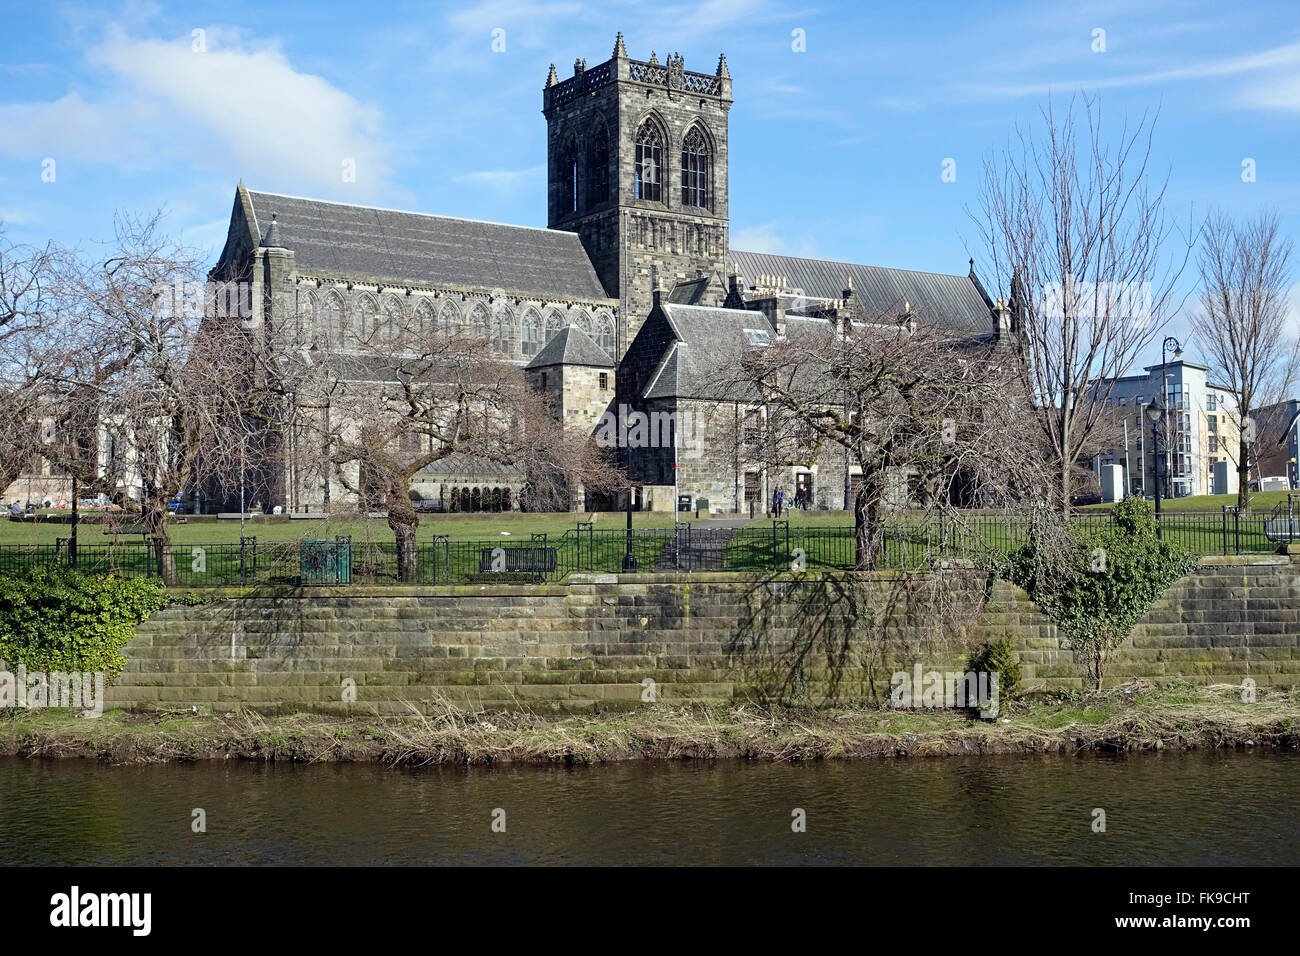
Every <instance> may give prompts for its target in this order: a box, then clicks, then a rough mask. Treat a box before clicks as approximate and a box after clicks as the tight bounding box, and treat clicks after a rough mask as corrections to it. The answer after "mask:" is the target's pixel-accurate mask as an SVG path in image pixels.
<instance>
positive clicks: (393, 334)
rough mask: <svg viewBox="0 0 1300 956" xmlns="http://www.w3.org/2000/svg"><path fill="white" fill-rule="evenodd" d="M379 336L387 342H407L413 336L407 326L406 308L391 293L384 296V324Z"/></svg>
mask: <svg viewBox="0 0 1300 956" xmlns="http://www.w3.org/2000/svg"><path fill="white" fill-rule="evenodd" d="M379 336H380V338H381V339H383V340H384V341H385V342H401V343H407V342H409V341H410V338H411V336H410V335H409V334H408V332H407V328H406V310H405V309H403V308H402V303H401V302H399V301H398V300H397V299H395V298H394V297H393V296H391V295H390V296H385V297H384V308H383V324H382V325H381V326H380V330H379Z"/></svg>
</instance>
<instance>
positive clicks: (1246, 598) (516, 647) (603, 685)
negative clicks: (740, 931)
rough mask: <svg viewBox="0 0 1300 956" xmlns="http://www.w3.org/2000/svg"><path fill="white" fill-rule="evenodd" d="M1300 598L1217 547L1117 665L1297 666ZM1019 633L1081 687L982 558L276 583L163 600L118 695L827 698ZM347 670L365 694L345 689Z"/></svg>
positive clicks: (1160, 673)
mask: <svg viewBox="0 0 1300 956" xmlns="http://www.w3.org/2000/svg"><path fill="white" fill-rule="evenodd" d="M963 574H964V575H965V576H962V575H963ZM953 575H956V576H953ZM940 594H943V595H947V597H946V598H942V599H939V598H936V595H940ZM954 595H955V596H956V599H955V600H954V599H953V596H954ZM1298 598H1300V563H1298V562H1293V561H1292V560H1291V559H1288V558H1284V557H1278V558H1273V557H1268V558H1255V559H1253V560H1247V559H1229V558H1224V559H1210V560H1208V561H1207V562H1206V564H1204V565H1203V566H1202V567H1201V569H1199V570H1198V571H1197V572H1195V573H1193V574H1191V575H1189V576H1187V577H1186V578H1184V579H1183V580H1182V581H1180V582H1179V583H1178V584H1177V585H1175V587H1173V588H1172V589H1171V590H1170V591H1169V592H1168V593H1167V594H1166V596H1165V597H1164V598H1163V599H1162V600H1161V601H1160V602H1159V603H1158V604H1157V605H1156V606H1155V607H1154V608H1153V609H1152V611H1151V613H1150V614H1149V615H1148V616H1147V618H1146V620H1145V621H1144V622H1142V623H1141V624H1140V625H1139V626H1138V627H1137V628H1136V629H1135V631H1134V633H1133V635H1132V638H1131V640H1130V641H1129V642H1128V643H1127V644H1126V645H1125V646H1124V647H1123V648H1121V649H1120V651H1119V652H1118V653H1117V654H1116V656H1115V658H1114V661H1113V663H1112V665H1111V667H1110V671H1109V675H1108V676H1109V682H1120V681H1125V680H1129V679H1131V678H1132V677H1135V676H1142V677H1149V678H1154V679H1171V678H1174V677H1184V678H1187V679H1189V680H1192V681H1194V682H1198V683H1211V682H1231V683H1240V681H1241V680H1242V678H1244V677H1247V676H1249V677H1251V678H1253V679H1254V680H1255V681H1256V682H1257V683H1259V684H1260V685H1261V686H1264V685H1269V684H1280V685H1291V684H1295V683H1300V637H1298V635H1300V600H1298ZM936 600H940V601H941V602H942V605H943V606H942V608H938V607H936V606H935V603H934V602H935V601H936ZM940 611H942V612H943V613H940ZM939 619H942V620H943V621H944V626H942V627H940V626H937V625H936V624H935V621H936V620H939ZM1002 635H1009V636H1010V637H1011V638H1012V639H1013V640H1014V641H1015V643H1016V645H1017V646H1018V648H1019V650H1020V655H1021V659H1022V662H1023V669H1024V673H1023V676H1022V681H1023V684H1024V685H1025V686H1041V687H1045V688H1048V689H1064V688H1077V687H1081V686H1082V680H1081V678H1080V677H1079V672H1078V670H1077V668H1076V666H1075V664H1074V661H1073V658H1072V655H1071V652H1070V651H1069V649H1068V648H1067V647H1063V646H1062V642H1061V640H1060V639H1059V637H1058V635H1057V632H1056V628H1055V626H1054V625H1053V624H1052V623H1051V622H1050V621H1049V620H1048V619H1047V618H1046V617H1044V616H1043V615H1042V613H1041V612H1039V611H1038V610H1037V608H1036V607H1035V606H1034V605H1033V604H1032V603H1031V602H1030V601H1029V600H1028V598H1027V597H1026V596H1025V595H1024V593H1023V592H1021V591H1019V590H1017V589H1015V588H1013V587H1012V586H1011V585H1009V584H1007V583H1006V582H1003V581H996V580H987V579H985V578H983V577H982V576H977V575H974V574H973V573H969V572H952V573H949V575H948V577H945V578H942V579H941V578H939V577H938V576H936V575H910V576H905V575H898V574H889V573H881V574H877V575H873V576H871V577H870V578H869V579H863V578H861V577H853V576H848V575H839V576H834V577H822V576H804V577H803V578H802V579H801V578H797V577H796V576H794V575H790V574H777V575H768V576H759V575H737V574H695V575H626V576H613V575H607V576H591V575H588V576H577V575H575V576H573V577H572V578H571V581H570V583H569V584H568V585H548V586H525V585H519V586H511V585H494V586H490V587H489V586H484V587H478V586H473V587H458V588H423V589H415V588H410V589H408V588H401V589H397V588H393V589H367V590H361V589H317V590H310V591H284V592H280V593H273V592H265V593H259V594H251V595H250V594H244V595H240V596H226V597H224V598H223V599H221V600H217V601H214V602H213V603H210V604H206V605H199V606H192V607H186V606H177V607H173V608H170V609H168V610H166V611H163V612H160V613H159V614H157V615H155V616H154V617H153V618H152V619H150V620H149V621H148V622H146V623H145V624H144V625H143V626H141V627H140V628H139V630H138V633H137V636H136V638H135V639H134V640H133V641H132V642H131V643H130V644H129V645H128V646H127V648H126V651H125V653H126V655H127V657H128V658H129V664H128V665H127V667H126V670H125V671H124V672H123V673H122V674H121V675H120V676H119V677H118V678H117V679H116V680H115V681H114V682H113V683H112V685H111V687H110V689H109V704H110V706H133V705H152V704H163V705H173V706H177V707H188V706H190V705H192V704H193V705H200V706H212V707H214V708H216V709H221V708H233V707H234V706H236V705H246V706H250V707H254V708H259V709H265V710H325V711H340V712H347V711H356V710H358V709H359V710H360V711H361V712H373V711H378V712H380V713H401V712H409V710H410V708H411V707H415V708H418V709H422V710H428V709H430V708H431V707H434V708H436V707H437V706H439V704H438V703H437V702H444V701H445V702H449V703H451V704H453V705H455V706H458V707H468V708H489V709H490V708H498V707H518V706H529V707H534V708H538V707H540V708H543V709H554V710H584V709H591V708H625V707H631V706H635V705H636V704H637V703H639V702H640V701H641V700H642V698H643V695H645V694H646V692H647V691H648V690H649V689H650V688H651V687H653V691H654V695H655V697H656V699H657V700H658V701H659V702H661V703H671V702H673V701H680V700H687V699H707V700H722V701H733V700H754V701H756V702H764V701H773V700H801V701H809V702H813V703H826V702H830V701H836V700H838V701H847V700H852V699H860V698H862V697H864V696H870V693H871V688H872V685H873V681H874V686H875V689H876V691H877V692H878V693H880V694H884V693H887V687H888V681H889V675H890V674H891V673H892V672H893V671H894V670H896V669H899V668H907V669H910V668H911V667H912V666H913V665H914V664H915V663H917V662H920V663H922V665H923V666H924V667H925V668H926V669H929V668H931V667H935V668H943V669H948V668H949V667H950V666H955V665H956V664H957V663H958V662H959V661H960V659H961V656H962V654H963V653H964V652H965V651H966V650H967V649H969V647H971V646H973V645H975V644H977V643H978V642H979V641H981V640H987V639H989V638H993V637H998V636H1002ZM347 680H351V681H355V685H356V703H355V704H351V703H344V702H343V701H342V689H343V686H344V682H345V681H347ZM647 682H653V683H652V684H650V683H647Z"/></svg>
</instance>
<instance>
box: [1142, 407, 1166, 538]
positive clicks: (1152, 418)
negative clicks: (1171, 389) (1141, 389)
mask: <svg viewBox="0 0 1300 956" xmlns="http://www.w3.org/2000/svg"><path fill="white" fill-rule="evenodd" d="M1164 413H1165V410H1164V409H1163V408H1162V407H1161V405H1160V396H1159V395H1157V396H1155V397H1154V398H1152V399H1151V404H1150V405H1148V406H1147V407H1146V415H1147V421H1149V422H1150V423H1151V470H1152V471H1154V472H1155V484H1156V537H1157V538H1158V537H1160V425H1161V419H1163V417H1164Z"/></svg>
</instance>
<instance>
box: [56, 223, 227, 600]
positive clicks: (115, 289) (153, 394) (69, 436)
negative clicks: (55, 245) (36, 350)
mask: <svg viewBox="0 0 1300 956" xmlns="http://www.w3.org/2000/svg"><path fill="white" fill-rule="evenodd" d="M55 273H56V276H57V279H56V282H57V290H56V294H57V296H58V298H59V307H58V312H57V322H56V323H54V324H53V325H52V326H51V327H50V328H49V329H48V330H47V333H46V334H45V336H44V337H43V339H42V342H41V349H40V363H41V366H42V369H43V375H44V376H45V377H46V380H47V381H48V382H49V385H50V388H49V390H48V392H47V400H48V401H49V402H50V403H51V408H52V410H53V413H54V414H53V417H54V418H55V421H56V423H57V424H56V432H55V435H56V437H55V440H54V441H52V442H51V443H49V444H48V445H46V456H47V457H48V458H50V460H51V461H52V462H54V463H55V464H57V465H58V466H59V467H61V468H64V469H66V470H67V471H68V472H69V473H70V474H71V475H73V476H74V477H76V478H78V479H79V481H80V482H81V484H82V486H83V487H84V488H87V489H88V490H98V491H100V492H102V493H103V494H105V495H107V496H108V498H109V499H110V500H112V501H113V502H114V503H115V504H117V505H118V506H120V507H121V508H122V509H123V510H124V511H125V512H126V513H128V514H132V515H137V516H138V517H139V519H140V520H141V521H142V522H143V523H144V525H145V527H146V528H147V530H148V535H149V538H150V540H151V542H152V544H153V547H154V551H155V559H156V562H157V567H158V569H159V571H160V573H161V574H162V576H163V578H164V580H166V581H167V582H168V583H174V582H175V567H174V564H173V562H172V556H171V553H170V550H169V548H168V546H167V545H168V540H169V531H168V524H167V522H168V505H169V503H170V502H171V501H172V500H173V499H174V498H175V497H176V496H177V495H179V494H181V493H182V492H184V491H187V490H189V489H191V488H192V487H193V486H194V484H195V483H196V482H197V481H198V480H199V468H200V463H207V466H208V467H211V468H213V469H214V470H220V469H221V468H222V467H224V466H228V463H229V462H230V461H231V459H232V449H233V448H235V447H238V445H239V444H240V443H241V442H242V436H241V435H240V434H239V432H240V430H241V426H242V419H241V418H240V416H239V415H237V414H232V411H233V410H235V409H238V408H239V407H240V405H241V403H242V402H243V401H244V398H243V395H242V390H241V389H240V388H239V385H240V383H239V380H238V379H237V378H236V376H235V374H234V373H235V371H236V369H237V362H238V358H239V352H238V351H237V348H236V346H237V344H238V342H239V338H238V335H239V330H238V329H237V328H227V327H225V326H223V325H221V324H220V323H215V324H214V323H205V320H204V312H205V310H206V307H207V302H208V297H207V295H206V292H205V289H206V287H205V285H204V283H203V282H202V281H201V279H202V272H201V270H200V266H199V262H198V258H197V256H196V255H195V254H194V253H192V252H191V251H190V250H187V249H186V248H184V247H183V246H181V245H180V244H178V243H177V242H176V241H175V240H173V239H171V238H170V237H168V236H166V235H165V234H164V233H163V231H162V229H161V214H155V215H153V216H152V217H149V218H140V217H136V216H132V215H126V214H122V215H119V216H118V217H117V218H116V220H115V237H114V240H113V242H112V243H111V244H110V247H109V249H108V250H107V252H100V253H98V254H94V255H79V254H74V253H72V252H68V251H64V252H63V253H62V254H61V255H60V256H59V260H58V263H57V266H56V269H55ZM174 290H179V293H180V294H179V295H177V294H174Z"/></svg>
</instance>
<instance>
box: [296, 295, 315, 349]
mask: <svg viewBox="0 0 1300 956" xmlns="http://www.w3.org/2000/svg"><path fill="white" fill-rule="evenodd" d="M315 338H316V301H315V299H314V297H313V296H312V295H311V294H310V293H307V292H303V291H302V290H301V289H300V290H299V291H298V341H300V342H305V343H306V344H307V345H314V344H315Z"/></svg>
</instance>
